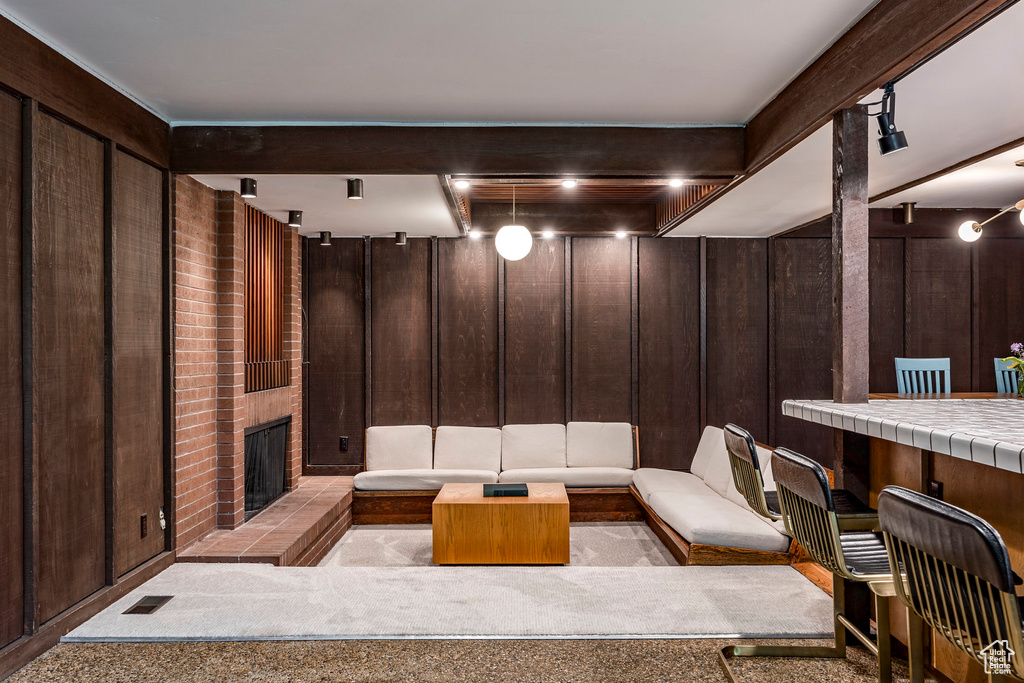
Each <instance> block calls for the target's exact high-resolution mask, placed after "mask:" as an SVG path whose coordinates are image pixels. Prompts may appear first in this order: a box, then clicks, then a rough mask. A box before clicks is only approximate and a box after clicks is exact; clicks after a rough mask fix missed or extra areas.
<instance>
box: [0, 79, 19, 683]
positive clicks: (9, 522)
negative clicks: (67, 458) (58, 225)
mask: <svg viewBox="0 0 1024 683" xmlns="http://www.w3.org/2000/svg"><path fill="white" fill-rule="evenodd" d="M21 171H22V167H21V101H20V100H18V99H17V98H14V97H11V96H10V95H7V94H5V93H2V92H0V405H3V406H4V410H2V411H0V519H2V520H3V522H2V523H0V647H3V646H4V645H6V644H7V643H9V642H11V641H13V640H15V639H16V638H17V637H18V636H20V635H21V633H22V628H23V625H24V603H23V600H22V598H23V594H24V588H23V585H22V580H23V579H22V577H23V574H22V568H23V562H24V559H25V556H24V552H23V550H24V521H23V520H24V518H23V516H22V504H23V495H22V492H23V471H22V418H23V413H22V390H21V379H22V364H21V247H22V243H21V178H22V172H21ZM0 676H3V673H2V671H0Z"/></svg>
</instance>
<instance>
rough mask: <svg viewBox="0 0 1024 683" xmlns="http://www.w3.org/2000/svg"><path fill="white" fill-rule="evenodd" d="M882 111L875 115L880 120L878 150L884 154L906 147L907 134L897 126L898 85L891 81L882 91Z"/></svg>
mask: <svg viewBox="0 0 1024 683" xmlns="http://www.w3.org/2000/svg"><path fill="white" fill-rule="evenodd" d="M881 105H882V111H881V113H879V114H877V115H876V116H875V120H876V121H878V135H879V138H878V151H879V152H881V153H882V156H885V155H887V154H892V153H893V152H898V151H900V150H901V149H906V148H907V147H908V144H907V135H906V133H904V132H903V131H901V130H898V129H897V128H896V87H895V86H894V85H893V84H892V82H891V81H890V82H889V83H886V84H885V91H884V92H883V93H882V101H881Z"/></svg>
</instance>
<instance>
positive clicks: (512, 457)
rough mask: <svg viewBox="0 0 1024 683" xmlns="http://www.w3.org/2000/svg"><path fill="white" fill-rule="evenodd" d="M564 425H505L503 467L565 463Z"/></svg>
mask: <svg viewBox="0 0 1024 683" xmlns="http://www.w3.org/2000/svg"><path fill="white" fill-rule="evenodd" d="M565 466H566V464H565V425H561V424H543V425H505V426H504V427H502V428H501V469H502V470H518V469H523V468H530V467H565Z"/></svg>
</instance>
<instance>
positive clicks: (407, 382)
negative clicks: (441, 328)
mask: <svg viewBox="0 0 1024 683" xmlns="http://www.w3.org/2000/svg"><path fill="white" fill-rule="evenodd" d="M370 253H371V257H370V260H371V261H372V264H371V268H370V278H371V280H372V286H371V289H372V295H371V297H370V307H371V313H370V326H371V330H370V334H371V339H372V342H371V344H372V347H373V348H372V353H371V356H370V358H371V362H372V365H371V369H370V378H371V382H372V384H373V387H372V396H373V406H372V422H373V424H375V425H401V424H430V423H431V407H432V403H433V396H432V389H431V354H432V348H431V320H430V313H431V312H430V300H431V292H430V240H428V239H410V240H409V241H408V243H407V244H406V245H404V246H399V245H397V244H395V240H393V239H375V240H373V242H372V246H371V251H370Z"/></svg>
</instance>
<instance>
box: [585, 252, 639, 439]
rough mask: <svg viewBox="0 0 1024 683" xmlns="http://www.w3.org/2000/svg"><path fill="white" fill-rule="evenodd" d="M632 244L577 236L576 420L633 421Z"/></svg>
mask: <svg viewBox="0 0 1024 683" xmlns="http://www.w3.org/2000/svg"><path fill="white" fill-rule="evenodd" d="M630 286H631V279H630V243H629V240H625V239H608V238H599V237H584V238H574V239H573V240H572V416H571V417H572V419H573V420H595V421H601V422H630V421H631V419H632V408H631V403H632V371H631V366H632V358H633V350H632V325H631V315H632V296H631V293H630Z"/></svg>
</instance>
